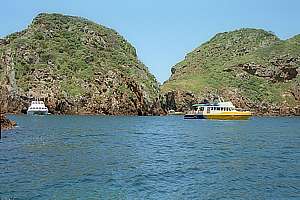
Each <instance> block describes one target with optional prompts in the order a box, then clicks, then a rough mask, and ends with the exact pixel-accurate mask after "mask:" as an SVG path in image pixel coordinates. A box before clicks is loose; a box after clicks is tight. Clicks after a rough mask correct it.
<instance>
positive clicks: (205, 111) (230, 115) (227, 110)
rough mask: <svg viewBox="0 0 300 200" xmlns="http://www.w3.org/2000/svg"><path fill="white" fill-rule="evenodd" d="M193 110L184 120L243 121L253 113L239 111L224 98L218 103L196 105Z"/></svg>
mask: <svg viewBox="0 0 300 200" xmlns="http://www.w3.org/2000/svg"><path fill="white" fill-rule="evenodd" d="M193 108H194V109H193V110H192V111H190V112H189V113H187V114H186V115H185V116H184V119H220V120H243V119H249V117H251V116H252V113H251V112H249V111H239V109H237V108H235V106H234V105H233V104H232V103H231V101H227V102H224V100H223V99H222V98H218V102H214V103H212V104H211V103H209V102H203V103H200V104H194V105H193Z"/></svg>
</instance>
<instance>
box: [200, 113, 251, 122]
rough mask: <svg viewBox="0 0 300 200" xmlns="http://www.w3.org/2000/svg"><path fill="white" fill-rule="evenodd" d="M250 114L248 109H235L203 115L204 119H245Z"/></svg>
mask: <svg viewBox="0 0 300 200" xmlns="http://www.w3.org/2000/svg"><path fill="white" fill-rule="evenodd" d="M251 116H252V114H251V112H248V111H244V112H243V111H241V112H239V111H235V112H230V111H229V112H222V113H218V114H206V115H204V116H203V117H204V118H205V119H219V120H246V119H249V118H250V117H251Z"/></svg>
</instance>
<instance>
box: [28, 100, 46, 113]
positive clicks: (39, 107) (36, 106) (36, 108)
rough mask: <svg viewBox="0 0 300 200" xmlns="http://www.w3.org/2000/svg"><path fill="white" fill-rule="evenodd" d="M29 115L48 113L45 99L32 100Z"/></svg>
mask: <svg viewBox="0 0 300 200" xmlns="http://www.w3.org/2000/svg"><path fill="white" fill-rule="evenodd" d="M27 115H48V108H47V107H46V106H45V104H44V102H43V101H32V102H31V105H30V107H29V108H28V110H27Z"/></svg>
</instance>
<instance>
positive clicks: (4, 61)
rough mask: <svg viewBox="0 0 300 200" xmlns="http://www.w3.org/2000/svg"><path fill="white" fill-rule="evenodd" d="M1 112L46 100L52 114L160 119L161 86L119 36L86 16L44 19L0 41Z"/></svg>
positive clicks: (46, 17) (44, 17)
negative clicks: (154, 117)
mask: <svg viewBox="0 0 300 200" xmlns="http://www.w3.org/2000/svg"><path fill="white" fill-rule="evenodd" d="M0 56H1V59H0V64H1V70H0V78H1V79H0V81H1V83H2V84H1V91H2V93H1V107H2V112H21V110H22V109H23V110H25V109H26V107H28V103H30V101H31V100H32V99H34V97H43V98H44V99H45V102H46V104H47V106H48V107H49V109H50V112H52V113H98V114H139V115H147V114H157V113H158V112H159V109H160V105H159V86H158V83H157V81H156V79H155V77H154V76H153V75H152V74H150V73H149V71H148V69H147V68H146V67H145V66H144V64H143V63H141V62H140V61H139V60H138V58H137V55H136V50H135V48H134V47H133V46H132V45H130V44H129V43H128V42H127V41H126V40H125V39H124V38H123V37H122V36H120V35H119V34H118V33H117V32H116V31H114V30H112V29H109V28H106V27H104V26H101V25H98V24H96V23H94V22H91V21H89V20H87V19H84V18H81V17H73V16H65V15H61V14H45V13H43V14H39V15H38V16H37V17H36V18H35V19H34V20H33V22H32V24H30V25H29V27H28V28H27V29H25V30H23V31H21V32H17V33H13V34H11V35H8V36H7V37H5V38H4V39H1V40H0Z"/></svg>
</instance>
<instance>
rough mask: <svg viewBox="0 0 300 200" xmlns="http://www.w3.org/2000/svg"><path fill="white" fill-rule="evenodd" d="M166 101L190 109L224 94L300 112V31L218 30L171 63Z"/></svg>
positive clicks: (277, 111)
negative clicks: (287, 34) (282, 34)
mask: <svg viewBox="0 0 300 200" xmlns="http://www.w3.org/2000/svg"><path fill="white" fill-rule="evenodd" d="M171 72H172V75H171V77H170V79H169V80H168V81H166V82H165V83H164V84H163V85H162V87H161V90H162V94H163V96H164V103H163V106H164V107H165V108H166V109H173V110H176V111H185V110H187V108H189V107H190V105H192V104H193V103H197V102H199V101H201V100H203V99H212V98H213V97H214V96H222V97H223V98H224V99H226V100H231V101H232V102H233V104H234V105H236V106H237V107H240V108H244V109H249V110H251V111H253V112H254V113H255V114H257V115H300V98H299V97H300V35H297V36H294V37H293V38H291V39H288V40H280V39H279V38H278V37H277V36H275V35H274V34H273V33H271V32H267V31H264V30H259V29H240V30H236V31H232V32H225V33H219V34H217V35H216V36H214V37H213V38H212V39H211V40H210V41H208V42H206V43H204V44H203V45H201V46H200V47H198V48H196V49H195V50H193V51H192V52H191V53H188V54H187V56H186V57H185V59H184V60H183V61H181V62H179V63H178V64H176V65H175V66H174V67H173V68H172V69H171Z"/></svg>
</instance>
